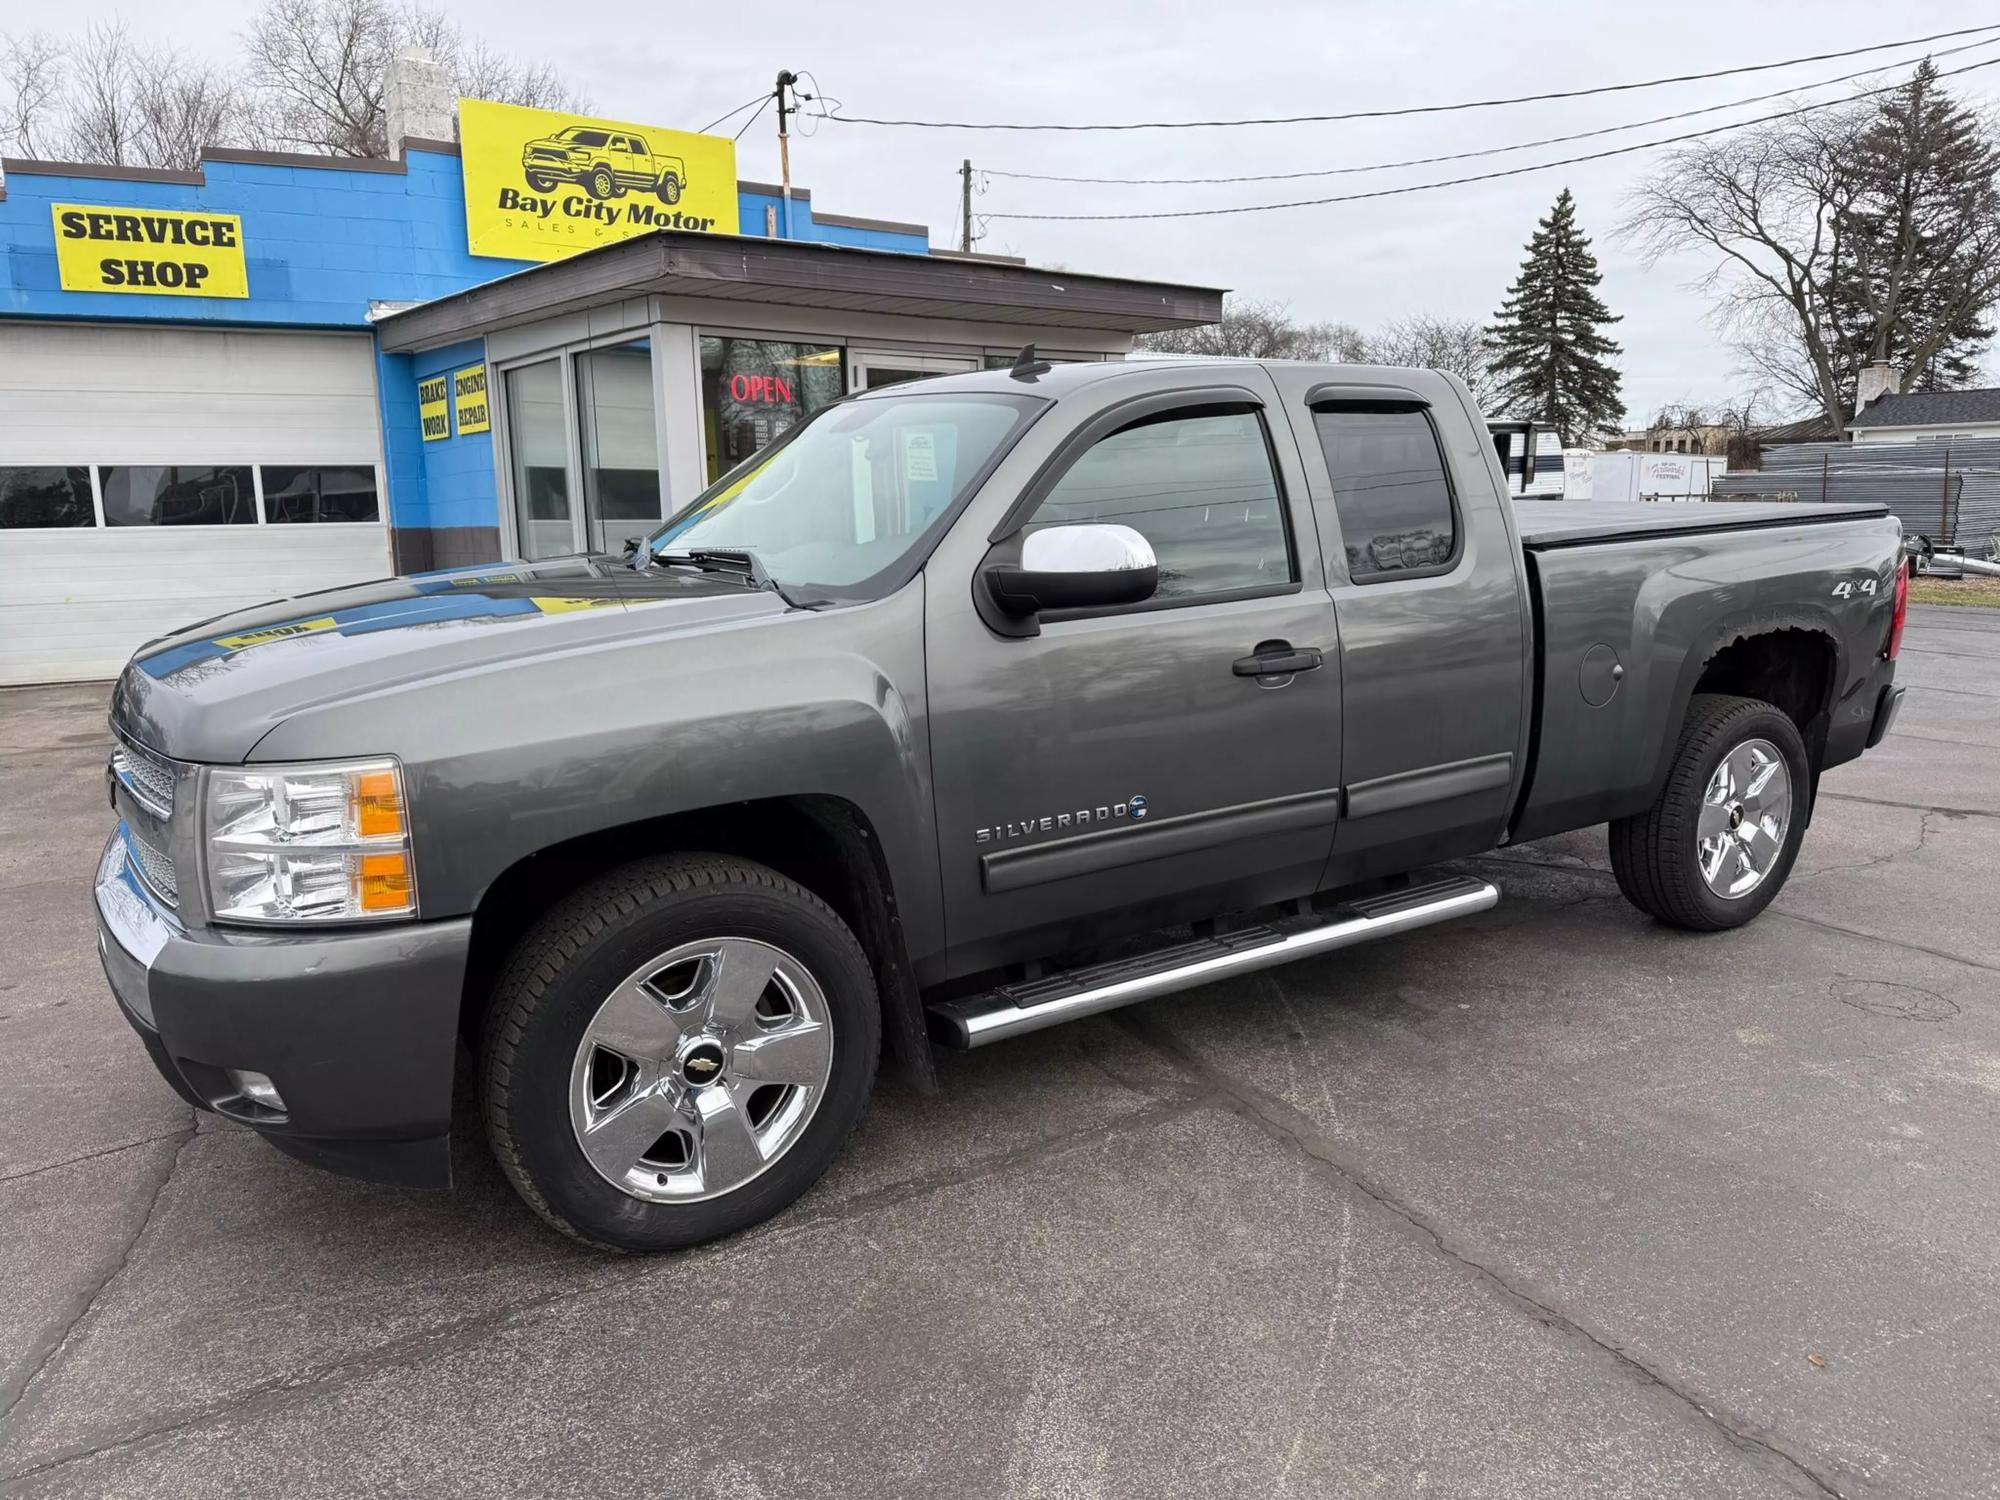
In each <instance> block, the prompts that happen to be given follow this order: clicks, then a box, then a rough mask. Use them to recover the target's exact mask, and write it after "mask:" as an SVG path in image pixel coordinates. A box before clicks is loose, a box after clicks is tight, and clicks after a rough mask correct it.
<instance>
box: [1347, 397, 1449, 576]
mask: <svg viewBox="0 0 2000 1500" xmlns="http://www.w3.org/2000/svg"><path fill="white" fill-rule="evenodd" d="M1313 426H1314V428H1315V429H1316V430H1317V432H1318V434H1319V442H1320V448H1321V450H1322V451H1323V452H1324V453H1325V454H1326V467H1327V471H1328V473H1329V474H1330V476H1331V477H1332V479H1333V508H1334V513H1335V515H1336V516H1338V518H1339V520H1340V539H1341V543H1342V545H1343V546H1344V547H1345V549H1346V552H1347V576H1348V577H1349V578H1351V579H1353V580H1354V582H1356V583H1388V582H1391V581H1393V580H1395V579H1398V578H1409V577H1421V576H1427V575H1429V574H1433V573H1442V572H1444V571H1446V570H1447V569H1449V568H1450V567H1451V565H1452V563H1453V561H1454V560H1455V559H1456V557H1457V555H1458V515H1457V509H1456V507H1455V506H1454V504H1453V502H1452V493H1451V479H1450V476H1449V475H1448V474H1447V472H1446V470H1445V464H1444V454H1443V452H1442V451H1441V450H1440V449H1439V447H1438V439H1437V430H1436V429H1435V428H1434V427H1432V425H1431V419H1430V413H1428V412H1427V411H1425V410H1424V409H1423V407H1421V406H1416V405H1407V406H1405V405H1388V404H1382V403H1359V404H1354V405H1335V406H1321V407H1315V408H1314V409H1313Z"/></svg>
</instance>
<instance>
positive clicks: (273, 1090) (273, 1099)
mask: <svg viewBox="0 0 2000 1500" xmlns="http://www.w3.org/2000/svg"><path fill="white" fill-rule="evenodd" d="M222 1071H223V1072H224V1073H225V1074H227V1075H228V1077H229V1084H230V1087H231V1088H233V1089H235V1090H236V1092H237V1093H239V1094H241V1095H242V1096H243V1097H244V1098H245V1099H247V1100H249V1101H250V1103H252V1104H255V1105H257V1106H258V1107H259V1108H262V1109H268V1110H270V1111H271V1112H272V1113H273V1114H279V1115H281V1114H283V1113H284V1112H285V1101H284V1097H283V1096H282V1095H280V1094H279V1092H278V1086H277V1085H276V1084H275V1083H273V1082H271V1080H270V1078H269V1077H267V1076H266V1075H265V1074H263V1073H253V1072H251V1071H250V1070H249V1069H248V1068H224V1069H223V1070H222Z"/></svg>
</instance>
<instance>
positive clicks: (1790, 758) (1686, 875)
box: [1610, 693, 1811, 932]
mask: <svg viewBox="0 0 2000 1500" xmlns="http://www.w3.org/2000/svg"><path fill="white" fill-rule="evenodd" d="M1748 740H1764V741H1767V742H1768V743H1770V744H1771V745H1774V746H1776V747H1777V749H1778V752H1779V754H1780V755H1781V756H1782V757H1783V759H1784V762H1785V770H1786V773H1787V775H1789V777H1790V778H1791V810H1790V814H1789V818H1788V821H1787V823H1786V827H1785V836H1784V840H1783V843H1782V845H1781V846H1780V848H1779V851H1778V855H1777V858H1776V860H1775V862H1774V863H1773V864H1772V865H1771V867H1770V869H1769V870H1768V871H1766V872H1765V874H1764V877H1763V879H1762V880H1761V881H1760V882H1759V883H1758V885H1757V886H1756V888H1755V889H1754V890H1751V891H1749V892H1748V893H1746V894H1744V895H1742V896H1737V897H1734V898H1731V897H1727V896H1722V895H1718V894H1717V893H1716V892H1714V891H1712V890H1710V889H1709V887H1708V882H1707V881H1706V880H1704V879H1703V878H1702V872H1701V863H1700V857H1699V848H1698V844H1699V839H1698V837H1697V828H1698V825H1699V820H1700V817H1701V808H1702V799H1703V797H1704V795H1705V793H1706V791H1707V788H1708V784H1709V779H1710V778H1711V777H1712V776H1714V774H1715V770H1716V767H1717V766H1719V765H1720V764H1721V763H1722V761H1723V759H1724V758H1725V757H1726V756H1728V755H1729V753H1730V752H1731V751H1732V750H1735V749H1736V748H1737V747H1739V746H1741V745H1742V744H1744V743H1745V742H1746V741H1748ZM1810 787H1811V780H1810V772H1809V770H1808V768H1807V765H1806V749H1805V742H1804V741H1803V740H1802V739H1800V737H1799V731H1798V726H1797V725H1795V724H1793V723H1792V721H1791V719H1790V718H1789V717H1787V716H1786V715H1785V713H1784V712H1783V711H1782V710H1780V709H1778V708H1775V707H1773V706H1772V705H1771V704H1769V703H1765V702H1763V701H1762V700H1761V699H1757V698H1736V697H1728V696H1725V695H1722V694H1717V693H1698V694H1696V695H1695V696H1694V698H1692V699H1691V700H1690V701H1689V703H1688V713H1687V719H1686V721H1685V722H1684V723H1683V724H1682V725H1681V734H1680V741H1679V743H1678V744H1677V745H1676V747H1675V749H1674V759H1673V765H1672V767H1671V769H1669V771H1668V772H1667V781H1666V785H1665V786H1663V787H1662V788H1661V789H1660V795H1659V796H1658V797H1657V798H1656V799H1654V802H1653V805H1652V806H1651V807H1650V808H1648V809H1647V810H1646V811H1645V812H1643V813H1639V814H1637V815H1636V816H1634V817H1630V818H1621V819H1619V820H1618V821H1617V822H1615V823H1613V824H1612V825H1611V829H1610V833H1611V869H1612V871H1613V873H1614V874H1616V875H1617V877H1618V889H1619V890H1620V891H1622V892H1623V893H1624V895H1625V899H1626V900H1627V901H1630V902H1631V903H1632V904H1633V905H1634V906H1636V907H1638V908H1639V910H1640V911H1643V912H1645V913H1646V914H1647V915H1649V916H1653V917H1657V918H1658V919H1659V920H1660V921H1662V922H1667V923H1671V924H1672V925H1673V926H1675V927H1685V928H1687V929H1688V930H1689V931H1691V932H1720V931H1722V930H1724V929H1725V928H1730V927H1741V926H1742V925H1743V924H1744V923H1745V922H1748V921H1749V920H1750V919H1751V918H1752V917H1754V916H1756V915H1757V914H1758V913H1759V912H1761V911H1762V910H1763V909H1764V908H1765V907H1767V906H1769V905H1770V904H1771V902H1772V900H1773V898H1775V897H1776V896H1777V894H1778V892H1779V891H1780V890H1782V889H1783V888H1784V884H1785V880H1786V877H1788V876H1789V875H1790V874H1791V872H1792V863H1793V861H1794V860H1796V859H1797V858H1798V853H1799V844H1800V842H1801V841H1802V840H1803V839H1804V838H1805V831H1806V815H1807V811H1808V809H1807V798H1808V796H1809V794H1810Z"/></svg>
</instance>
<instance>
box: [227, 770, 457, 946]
mask: <svg viewBox="0 0 2000 1500" xmlns="http://www.w3.org/2000/svg"><path fill="white" fill-rule="evenodd" d="M207 842H208V900H209V908H210V911H211V912H212V914H213V915H214V916H215V917H216V918H218V919H219V920H221V921H225V922H370V921H377V920H381V919H384V918H395V917H413V916H415V915H416V914H417V885H416V869H415V866H414V864H413V863H412V861H411V858H410V820H409V814H408V810H407V808H406V806H405V804H404V801H403V772H402V768H401V767H400V766H398V765H397V764H396V762H394V761H393V760H360V761H344V762H319V763H316V764H310V765H299V766H244V767H240V768H238V767H224V766H217V767H215V768H213V769H211V770H210V771H209V773H208V807H207Z"/></svg>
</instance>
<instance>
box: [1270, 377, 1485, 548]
mask: <svg viewBox="0 0 2000 1500" xmlns="http://www.w3.org/2000/svg"><path fill="white" fill-rule="evenodd" d="M1343 411H1349V412H1375V413H1379V414H1385V415H1386V414H1390V413H1402V412H1415V413H1417V414H1418V415H1419V416H1421V417H1422V418H1423V419H1424V426H1425V427H1427V428H1428V429H1429V430H1430V435H1431V446H1432V447H1433V448H1434V449H1436V451H1437V459H1438V472H1439V473H1440V474H1442V475H1443V476H1444V492H1445V502H1446V504H1448V505H1449V506H1450V507H1451V552H1450V553H1449V555H1447V556H1446V558H1445V560H1444V561H1443V562H1441V563H1432V564H1431V565H1430V566H1429V567H1426V568H1395V569H1385V570H1383V571H1380V572H1372V573H1363V574H1360V575H1357V574H1356V573H1355V571H1354V569H1353V567H1352V565H1351V564H1350V563H1349V562H1348V559H1347V526H1346V523H1345V522H1344V521H1343V520H1342V518H1341V514H1340V484H1339V480H1338V478H1337V477H1336V474H1335V470H1334V465H1333V459H1332V458H1331V457H1330V456H1329V454H1328V453H1327V447H1326V439H1325V438H1324V437H1323V436H1321V434H1320V429H1319V417H1320V413H1321V412H1343ZM1306 414H1307V415H1308V416H1309V417H1311V418H1312V436H1313V442H1314V444H1315V445H1316V446H1317V447H1318V449H1319V459H1320V462H1321V463H1322V464H1324V465H1325V466H1326V481H1327V504H1328V506H1329V507H1330V508H1331V509H1332V512H1333V530H1334V535H1335V537H1336V538H1337V540H1338V543H1339V545H1338V546H1336V547H1334V548H1330V549H1328V551H1329V554H1330V555H1331V556H1334V557H1337V558H1338V559H1339V560H1340V569H1341V573H1342V574H1343V576H1345V578H1346V579H1347V583H1348V586H1349V587H1350V588H1375V587H1377V586H1379V585H1381V584H1385V583H1402V582H1406V581H1407V582H1411V583H1414V582H1417V581H1418V580H1420V579H1425V578H1442V577H1443V576H1444V575H1445V574H1447V573H1452V572H1455V571H1457V569H1458V566H1459V564H1460V563H1462V562H1464V561H1465V513H1464V509H1463V507H1461V506H1460V504H1459V503H1458V478H1457V476H1456V475H1455V474H1453V473H1452V471H1451V460H1450V459H1449V458H1447V457H1446V456H1445V449H1444V438H1443V435H1442V434H1441V433H1440V432H1439V431H1438V423H1437V414H1436V413H1435V412H1433V411H1432V410H1431V405H1430V403H1429V402H1428V401H1425V400H1423V399H1422V398H1420V397H1417V396H1408V397H1386V396H1338V395H1330V394H1328V395H1322V394H1320V393H1319V392H1311V393H1308V395H1307V398H1306Z"/></svg>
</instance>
